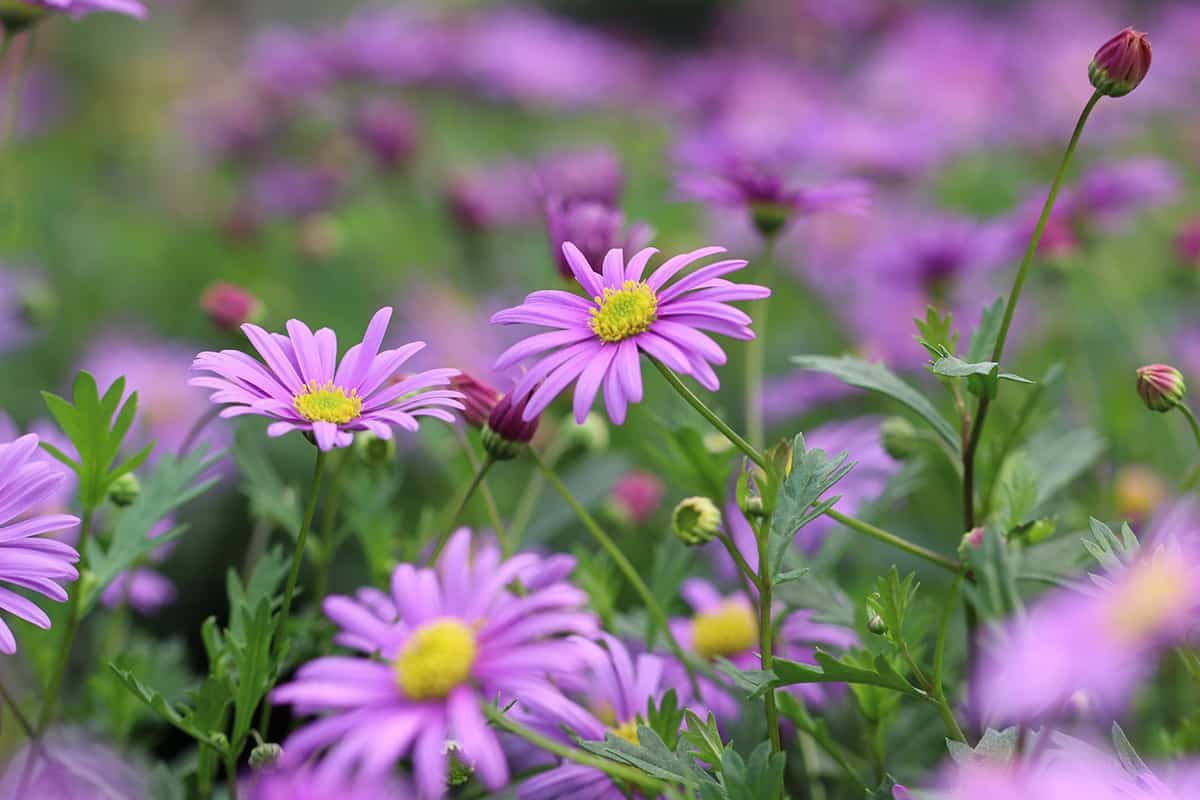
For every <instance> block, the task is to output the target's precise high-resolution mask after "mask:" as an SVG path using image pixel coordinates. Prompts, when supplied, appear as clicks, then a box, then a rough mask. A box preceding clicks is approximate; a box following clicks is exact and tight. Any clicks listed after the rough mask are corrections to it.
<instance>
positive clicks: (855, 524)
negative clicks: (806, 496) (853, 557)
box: [825, 508, 964, 573]
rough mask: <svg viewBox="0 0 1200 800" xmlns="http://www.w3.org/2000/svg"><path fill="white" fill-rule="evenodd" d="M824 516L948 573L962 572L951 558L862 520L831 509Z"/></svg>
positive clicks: (961, 567)
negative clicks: (935, 565)
mask: <svg viewBox="0 0 1200 800" xmlns="http://www.w3.org/2000/svg"><path fill="white" fill-rule="evenodd" d="M825 516H827V517H829V518H830V519H832V520H835V521H837V522H840V523H841V524H843V525H845V526H846V527H847V528H850V529H851V530H854V531H857V532H859V533H861V534H863V535H864V536H870V537H871V538H872V539H877V540H879V541H881V542H884V543H886V544H890V545H891V546H892V547H895V548H898V549H900V550H903V551H904V552H906V553H909V554H910V555H914V556H916V557H917V558H923V559H925V560H926V561H928V562H929V563H931V564H937V565H938V566H939V567H942V568H943V569H946V570H949V571H950V572H954V573H962V572H963V570H964V567H963V565H962V564H961V563H959V562H958V561H955V560H954V559H952V558H947V557H946V556H944V555H942V554H941V553H937V552H934V551H933V550H930V549H929V548H928V547H922V546H921V545H919V544H917V543H916V542H910V541H909V540H908V539H905V538H903V537H900V536H897V535H896V534H894V533H888V532H887V531H885V530H884V529H883V528H878V527H876V526H874V525H872V524H871V523H869V522H864V521H863V520H861V519H856V518H854V517H848V516H846V515H845V514H842V513H840V512H838V511H835V510H834V509H832V508H831V509H829V510H828V511H826V512H825Z"/></svg>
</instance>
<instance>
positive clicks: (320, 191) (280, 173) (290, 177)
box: [251, 164, 342, 218]
mask: <svg viewBox="0 0 1200 800" xmlns="http://www.w3.org/2000/svg"><path fill="white" fill-rule="evenodd" d="M341 194H342V175H341V173H340V172H338V171H337V170H336V169H334V168H333V167H328V166H309V165H301V164H276V165H274V166H270V167H267V168H265V169H263V170H262V171H260V172H258V173H257V174H256V175H255V176H254V179H253V184H252V187H251V196H252V197H253V205H254V209H255V211H256V212H257V213H258V214H259V215H261V216H263V217H267V218H272V217H282V218H299V217H307V216H311V215H313V214H319V213H320V212H322V211H328V210H329V209H331V208H333V207H334V206H335V205H337V203H338V202H339V200H340V199H341Z"/></svg>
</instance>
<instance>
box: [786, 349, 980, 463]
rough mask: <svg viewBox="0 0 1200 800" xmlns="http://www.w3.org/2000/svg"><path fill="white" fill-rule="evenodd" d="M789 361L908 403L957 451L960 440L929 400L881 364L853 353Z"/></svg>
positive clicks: (952, 449)
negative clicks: (851, 354)
mask: <svg viewBox="0 0 1200 800" xmlns="http://www.w3.org/2000/svg"><path fill="white" fill-rule="evenodd" d="M792 363H793V364H796V365H797V366H799V367H800V368H801V369H807V370H813V371H815V372H824V373H826V374H827V375H832V376H833V377H835V378H837V379H838V380H840V381H842V382H843V383H846V384H849V385H850V386H856V387H858V388H859V389H866V390H868V391H872V392H878V393H880V394H883V395H887V396H888V397H891V398H892V399H893V400H896V401H898V402H900V403H902V404H904V405H906V406H908V407H909V408H910V409H912V410H913V411H915V412H916V413H917V414H918V415H919V416H920V417H921V418H922V419H923V420H925V422H927V423H928V424H929V426H930V427H931V428H933V430H934V432H935V433H936V434H937V435H938V436H939V437H941V439H942V440H943V441H945V442H946V444H948V445H949V446H950V449H951V451H952V452H954V453H956V454H957V453H958V452H960V450H961V448H962V442H961V441H960V439H959V436H958V434H957V433H955V431H954V428H953V427H952V426H951V425H950V423H949V422H948V421H947V420H946V418H945V417H943V416H942V415H941V414H940V413H938V410H937V409H936V408H935V407H934V405H933V403H931V402H929V400H928V398H926V397H925V395H923V394H921V393H920V392H918V391H917V390H916V389H914V388H913V387H912V386H910V385H908V384H907V383H905V382H904V381H903V380H901V379H900V377H899V376H897V375H896V374H895V373H894V372H892V371H891V370H889V369H888V368H887V367H885V366H884V365H883V364H878V363H876V364H872V363H869V362H866V361H863V360H862V359H859V358H854V357H853V356H841V357H838V358H834V357H829V356H793V358H792Z"/></svg>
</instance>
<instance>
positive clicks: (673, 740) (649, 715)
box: [646, 689, 683, 750]
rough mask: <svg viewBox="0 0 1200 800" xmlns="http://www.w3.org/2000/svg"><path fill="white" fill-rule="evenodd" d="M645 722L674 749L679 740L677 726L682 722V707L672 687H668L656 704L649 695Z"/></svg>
mask: <svg viewBox="0 0 1200 800" xmlns="http://www.w3.org/2000/svg"><path fill="white" fill-rule="evenodd" d="M646 724H647V725H649V726H650V729H651V730H652V731H654V732H655V733H657V734H658V736H659V737H660V738H661V739H662V740H663V742H664V743H666V745H667V747H669V748H670V749H672V750H674V749H675V745H676V744H677V743H678V741H679V727H680V726H681V725H682V724H683V709H682V708H680V706H679V697H678V695H677V694H676V693H675V690H674V689H669V690H668V691H667V693H666V694H664V695H663V696H662V698H661V699H660V700H659V701H658V703H657V704H656V703H655V702H654V698H653V697H651V698H650V700H649V701H648V702H647V703H646Z"/></svg>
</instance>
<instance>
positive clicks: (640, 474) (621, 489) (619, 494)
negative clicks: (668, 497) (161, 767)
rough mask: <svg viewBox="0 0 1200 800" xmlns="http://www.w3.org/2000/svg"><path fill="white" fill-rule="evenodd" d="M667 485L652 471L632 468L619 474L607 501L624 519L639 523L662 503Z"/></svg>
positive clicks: (646, 518)
mask: <svg viewBox="0 0 1200 800" xmlns="http://www.w3.org/2000/svg"><path fill="white" fill-rule="evenodd" d="M666 491H667V487H666V485H665V484H664V483H663V481H662V478H660V477H658V476H657V475H655V474H654V473H653V472H646V471H645V470H633V471H632V472H627V473H625V474H624V475H622V476H621V479H620V480H618V481H617V484H616V486H614V487H613V489H612V492H611V493H610V494H609V501H610V502H611V503H612V505H613V506H614V507H615V508H616V509H618V513H620V514H622V515H623V516H624V517H625V518H626V519H628V520H629V521H631V522H633V523H634V524H635V525H640V524H642V523H644V522H646V521H648V520H649V519H650V517H651V516H653V514H654V512H655V511H657V510H658V507H659V505H660V504H661V503H662V500H663V495H665V494H666Z"/></svg>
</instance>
